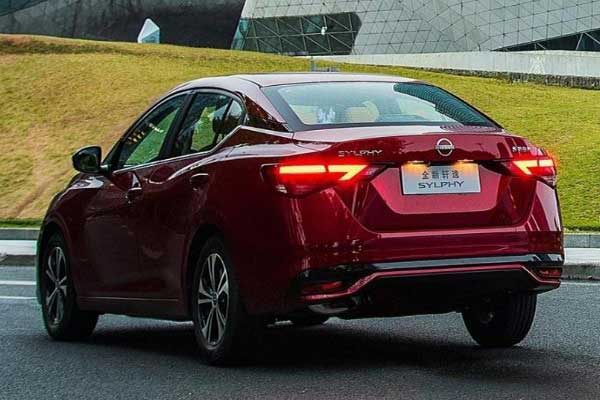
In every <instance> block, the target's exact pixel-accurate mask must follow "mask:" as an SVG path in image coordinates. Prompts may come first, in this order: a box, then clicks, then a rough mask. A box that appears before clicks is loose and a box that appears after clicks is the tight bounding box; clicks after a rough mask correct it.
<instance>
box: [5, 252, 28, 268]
mask: <svg viewBox="0 0 600 400" xmlns="http://www.w3.org/2000/svg"><path fill="white" fill-rule="evenodd" d="M34 265H35V256H30V255H28V256H11V255H8V254H0V266H11V267H32V266H34Z"/></svg>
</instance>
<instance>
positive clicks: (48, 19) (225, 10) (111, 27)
mask: <svg viewBox="0 0 600 400" xmlns="http://www.w3.org/2000/svg"><path fill="white" fill-rule="evenodd" d="M243 6H244V0H194V1H190V0H143V1H141V0H110V1H109V0H0V32H3V33H31V34H41V35H51V36H63V37H77V38H86V39H100V40H122V41H130V42H135V41H136V39H137V35H138V33H139V32H140V29H141V28H142V25H143V24H144V21H145V20H146V18H151V19H152V20H153V21H154V22H156V23H157V24H158V26H159V27H160V29H161V42H163V43H173V44H183V45H188V46H206V47H221V48H228V47H230V45H231V40H232V38H233V35H234V33H235V30H236V27H237V24H238V21H239V18H240V14H241V12H242V7H243Z"/></svg>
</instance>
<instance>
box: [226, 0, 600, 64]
mask: <svg viewBox="0 0 600 400" xmlns="http://www.w3.org/2000/svg"><path fill="white" fill-rule="evenodd" d="M232 47H233V48H235V49H245V50H253V51H262V52H275V53H287V54H310V55H347V54H352V55H363V54H415V53H444V52H465V51H497V50H503V51H524V50H580V51H600V0H523V1H515V0H246V2H245V5H244V9H243V12H242V18H241V20H240V23H239V26H238V30H237V32H236V36H235V38H234V41H233V45H232Z"/></svg>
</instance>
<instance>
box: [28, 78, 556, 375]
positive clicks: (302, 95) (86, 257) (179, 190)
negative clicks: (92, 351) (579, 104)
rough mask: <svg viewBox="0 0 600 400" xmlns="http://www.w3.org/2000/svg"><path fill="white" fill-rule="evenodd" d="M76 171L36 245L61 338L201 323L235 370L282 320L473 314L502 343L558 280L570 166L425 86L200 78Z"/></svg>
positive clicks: (476, 326) (49, 320)
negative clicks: (560, 189)
mask: <svg viewBox="0 0 600 400" xmlns="http://www.w3.org/2000/svg"><path fill="white" fill-rule="evenodd" d="M73 164H74V167H75V168H76V169H77V170H78V171H79V172H80V173H79V174H78V175H76V176H75V177H74V178H73V179H72V181H71V182H70V183H69V185H68V186H67V187H66V188H65V190H64V191H62V192H61V193H59V194H58V195H57V196H56V197H55V199H54V200H53V201H52V204H51V205H50V207H49V210H48V213H47V215H46V218H45V220H44V223H43V228H42V231H41V234H40V238H39V246H38V248H39V259H38V282H39V285H38V297H39V300H40V303H41V304H42V310H43V317H44V321H45V325H46V329H47V331H48V333H49V334H50V336H52V337H53V338H55V339H59V340H74V339H79V338H83V337H86V336H88V335H90V334H91V333H92V331H93V330H94V327H95V325H96V323H97V320H98V316H99V315H100V314H104V313H110V314H126V315H132V316H141V317H154V318H165V319H172V320H193V321H194V326H195V333H196V337H197V340H198V344H199V347H200V349H201V350H202V352H203V353H204V355H205V357H206V359H207V360H208V361H209V362H210V363H213V364H224V363H230V362H233V361H236V360H239V359H241V358H243V357H245V356H246V355H247V354H248V353H249V352H250V351H251V350H252V349H253V348H254V347H256V346H255V343H256V341H257V340H258V339H259V338H260V337H261V335H260V333H261V331H262V330H263V328H264V327H265V326H266V325H268V324H271V323H273V322H275V321H286V320H287V321H292V323H294V324H297V325H303V326H307V325H315V324H320V323H323V322H325V321H326V320H327V319H328V318H330V317H334V316H335V317H339V318H345V319H352V318H367V317H395V316H403V315H415V314H428V313H446V312H460V313H462V315H463V317H464V321H465V324H466V327H467V330H468V331H469V333H470V334H471V336H472V337H473V338H474V339H475V341H477V342H478V343H479V344H481V345H483V346H497V347H498V346H499V347H504V346H511V345H514V344H516V343H518V342H520V341H521V340H522V339H523V338H525V336H526V335H527V333H528V331H529V329H530V327H531V324H532V321H533V318H534V314H535V309H536V297H537V295H538V294H539V293H542V292H545V291H549V290H552V289H555V288H557V287H558V286H559V284H560V282H559V277H560V275H561V266H562V263H563V245H562V225H561V217H560V211H559V204H558V200H557V194H556V188H555V184H556V168H555V165H554V161H553V159H552V158H551V157H549V156H548V154H547V153H546V152H545V151H544V150H543V149H541V148H539V147H537V146H535V145H533V144H532V143H530V142H529V141H527V140H526V139H524V138H522V137H519V136H515V135H513V134H511V133H508V132H506V131H504V130H503V129H502V128H501V127H500V126H499V125H498V124H497V123H496V122H494V121H493V120H491V119H490V118H489V117H487V116H485V115H484V114H482V113H481V112H479V111H478V110H476V109H475V108H473V107H472V106H470V105H468V104H466V103H465V102H464V101H462V100H460V99H458V98H457V97H455V96H453V95H451V94H450V93H448V92H446V91H444V90H443V89H440V88H438V87H436V86H433V85H430V84H427V83H423V82H419V81H413V80H409V79H403V78H398V77H395V76H373V75H357V74H337V73H300V74H262V75H237V76H228V77H216V78H206V79H200V80H197V81H193V82H189V83H186V84H184V85H181V86H179V87H177V88H175V89H174V90H172V91H171V92H169V93H168V94H167V95H166V96H164V97H163V98H162V99H160V100H159V101H158V102H157V103H156V104H154V105H153V106H152V107H151V108H150V109H149V110H148V111H147V112H145V113H144V114H143V115H142V116H141V117H140V118H139V119H138V120H137V121H136V122H135V123H134V124H133V125H132V126H131V128H130V129H129V130H127V132H125V134H124V135H123V137H122V138H121V140H119V141H118V143H117V144H116V145H115V146H114V147H113V149H112V150H111V151H110V152H109V153H108V155H107V156H106V157H105V158H104V160H102V159H101V151H100V148H99V147H87V148H84V149H82V150H80V151H79V152H77V153H76V154H75V155H74V156H73Z"/></svg>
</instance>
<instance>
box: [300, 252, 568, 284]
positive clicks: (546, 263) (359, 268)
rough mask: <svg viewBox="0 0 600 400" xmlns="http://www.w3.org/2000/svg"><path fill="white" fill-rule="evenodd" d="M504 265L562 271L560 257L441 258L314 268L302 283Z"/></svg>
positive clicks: (542, 254)
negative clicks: (405, 272) (392, 271)
mask: <svg viewBox="0 0 600 400" xmlns="http://www.w3.org/2000/svg"><path fill="white" fill-rule="evenodd" d="M502 264H522V265H524V266H528V267H561V266H562V265H563V264H564V259H563V256H562V255H561V254H553V253H535V254H525V255H510V256H494V257H467V258H441V259H428V260H413V261H396V262H385V263H364V264H343V265H336V266H334V267H330V268H315V269H310V270H306V271H304V272H302V273H301V274H300V276H299V280H300V282H305V283H306V282H328V281H334V280H345V281H353V280H356V279H358V278H361V277H363V276H366V275H369V274H372V273H374V272H377V271H390V270H408V269H427V268H437V267H463V266H483V265H502Z"/></svg>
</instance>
